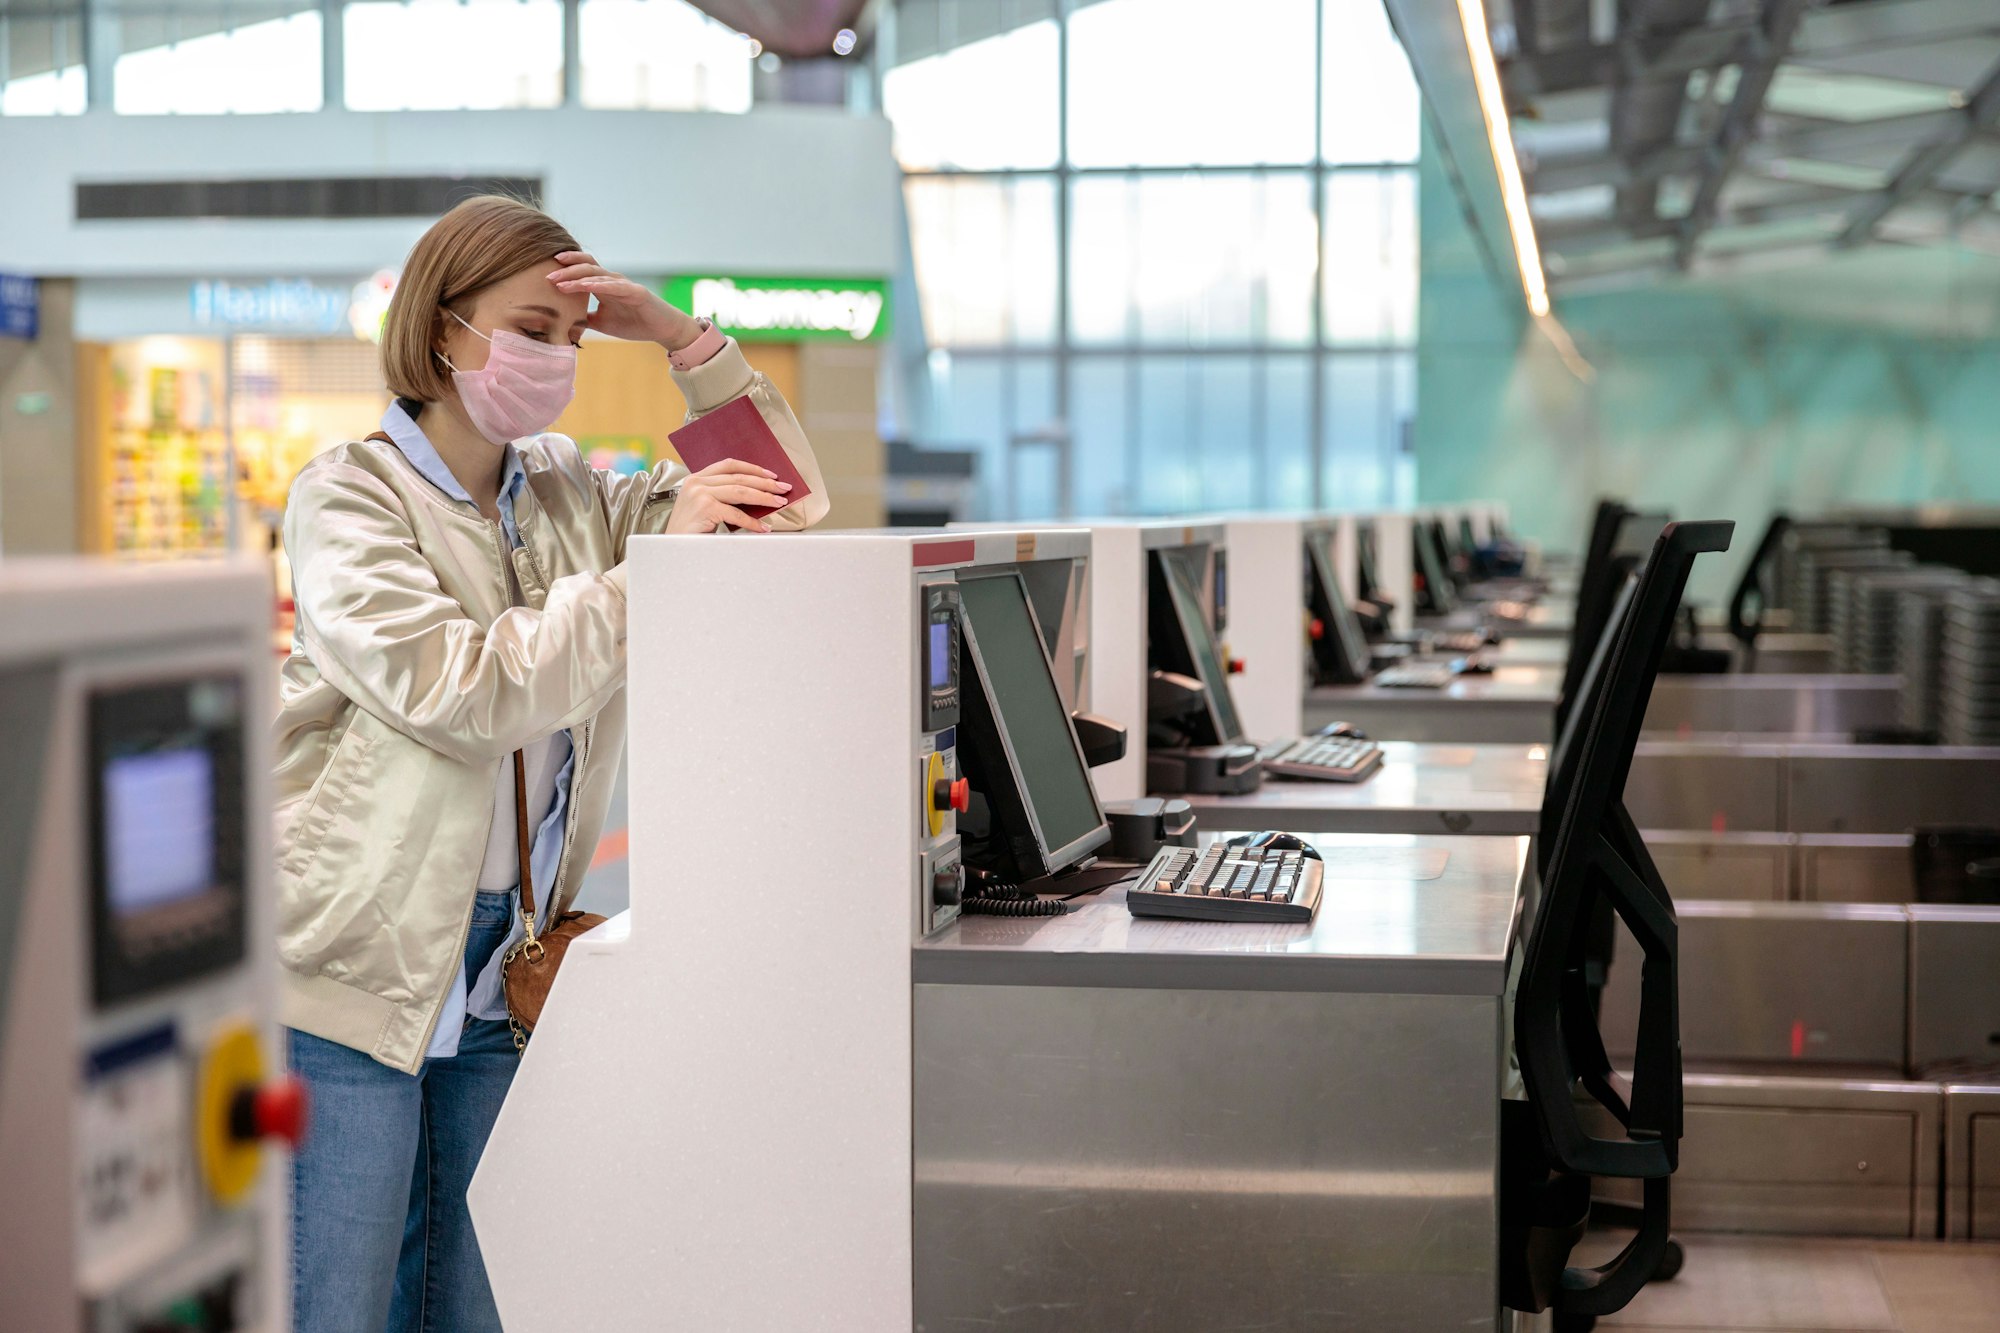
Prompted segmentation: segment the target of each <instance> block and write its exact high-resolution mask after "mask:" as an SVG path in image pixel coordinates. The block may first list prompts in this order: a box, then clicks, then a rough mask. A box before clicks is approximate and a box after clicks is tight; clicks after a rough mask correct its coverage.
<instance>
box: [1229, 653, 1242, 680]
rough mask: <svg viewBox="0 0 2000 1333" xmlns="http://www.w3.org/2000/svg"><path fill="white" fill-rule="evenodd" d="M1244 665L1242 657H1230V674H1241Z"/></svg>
mask: <svg viewBox="0 0 2000 1333" xmlns="http://www.w3.org/2000/svg"><path fill="white" fill-rule="evenodd" d="M1244 665H1245V663H1244V661H1243V659H1242V658H1240V657H1232V658H1230V659H1229V674H1230V675H1232V676H1240V675H1242V674H1243V668H1244Z"/></svg>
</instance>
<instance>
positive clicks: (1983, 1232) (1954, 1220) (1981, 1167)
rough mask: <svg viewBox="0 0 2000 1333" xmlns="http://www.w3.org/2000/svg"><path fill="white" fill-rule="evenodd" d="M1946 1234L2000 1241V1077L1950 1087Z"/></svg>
mask: <svg viewBox="0 0 2000 1333" xmlns="http://www.w3.org/2000/svg"><path fill="white" fill-rule="evenodd" d="M1944 1125H1945V1129H1944V1133H1945V1138H1944V1172H1945V1209H1944V1216H1945V1233H1944V1234H1945V1235H1946V1236H1947V1237H1948V1238H1950V1239H1952V1240H2000V1082H1996V1083H1983V1084H1982V1083H1951V1084H1947V1085H1946V1086H1945V1090H1944Z"/></svg>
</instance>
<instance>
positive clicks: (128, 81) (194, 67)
mask: <svg viewBox="0 0 2000 1333" xmlns="http://www.w3.org/2000/svg"><path fill="white" fill-rule="evenodd" d="M94 3H95V4H96V6H97V8H98V9H99V11H100V12H103V13H105V14H106V15H107V16H109V15H111V14H115V15H116V19H117V40H118V59H117V62H116V64H115V66H114V67H113V69H112V76H111V87H112V107H113V109H114V110H116V111H117V112H118V113H119V114H121V115H137V116H163V115H209V116H212V115H223V114H228V113H241V114H259V113H267V112H278V111H317V110H319V109H320V107H321V106H323V105H324V104H325V100H326V99H325V96H324V89H323V87H322V84H323V82H324V80H323V73H322V71H323V68H324V63H323V60H322V55H321V44H320V43H321V34H320V10H319V5H318V3H317V0H202V2H201V3H192V4H190V3H177V2H176V0H94Z"/></svg>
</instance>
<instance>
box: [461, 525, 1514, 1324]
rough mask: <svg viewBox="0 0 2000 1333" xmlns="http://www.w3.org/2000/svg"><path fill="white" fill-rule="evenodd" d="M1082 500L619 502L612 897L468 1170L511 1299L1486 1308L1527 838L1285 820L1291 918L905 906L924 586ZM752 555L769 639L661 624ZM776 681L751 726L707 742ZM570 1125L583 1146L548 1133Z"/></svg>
mask: <svg viewBox="0 0 2000 1333" xmlns="http://www.w3.org/2000/svg"><path fill="white" fill-rule="evenodd" d="M1078 537H1080V534H1043V535H1042V536H1041V538H1040V539H1039V540H1040V549H1039V550H1038V548H1037V545H1036V543H1035V542H1034V541H1030V540H1028V539H1027V537H1026V536H1025V535H1024V536H1023V538H1022V539H1021V540H1020V541H1019V542H1018V543H1017V541H1016V539H1015V537H1014V536H1013V535H1011V534H993V535H978V536H974V535H961V534H950V535H949V537H947V538H943V539H940V538H923V537H911V536H908V535H897V534H893V533H866V534H823V535H812V536H801V537H791V538H784V539H772V540H769V541H760V542H744V543H734V542H722V543H718V542H710V541H705V540H700V539H697V538H693V537H646V538H639V539H635V541H634V542H633V550H632V554H631V570H632V579H631V602H632V607H631V618H632V643H631V653H632V673H633V678H634V680H635V682H642V681H645V680H655V681H658V680H672V681H673V682H674V683H675V686H676V691H675V693H674V695H673V696H672V697H670V696H669V695H668V694H667V693H666V692H664V691H659V690H644V689H638V688H635V689H634V691H633V705H632V706H633V724H632V748H631V784H632V810H633V828H632V845H633V859H632V908H631V910H630V911H629V912H628V913H626V914H624V915H622V916H620V917H618V918H615V919H614V920H612V921H611V922H609V923H607V924H606V925H605V926H603V927H600V928H599V929H598V930H597V931H594V932H592V933H591V934H590V935H588V936H586V937H584V938H583V939H581V940H579V941H578V942H577V943H576V945H575V947H574V948H572V949H571V951H570V953H569V954H568V956H567V959H566V962H565V965H564V967H563V970H562V973H561V975H560V976H559V978H558V980H557V983H556V986H555V989H554V991H553V992H552V994H551V996H550V1000H549V1005H548V1009H547V1010H546V1012H545V1013H544V1015H543V1017H542V1021H541V1023H540V1025H538V1027H537V1029H536V1032H535V1035H534V1038H533V1040H532V1041H531V1042H530V1043H529V1046H528V1049H527V1051H526V1054H525V1056H524V1058H523V1061H522V1064H521V1069H520V1072H519V1074H518V1076H517V1077H516V1079H515V1082H514V1085H513V1088H512V1091H511V1092H510V1093H509V1096H508V1100H507V1104H506V1106H505V1108H504V1109H503V1111H502V1113H501V1115H500V1118H499V1121H498V1123H497V1124H496V1126H495V1128H494V1132H493V1136H492V1139H491V1141H490V1142H489V1144H488V1149H487V1152H486V1153H485V1155H484V1157H483V1158H482V1161H481V1165H480V1169H479V1172H478V1174H477V1175H476V1177H475V1179H474V1181H473V1183H472V1188H471V1190H470V1192H469V1195H468V1201H469V1205H470V1208H471V1211H472V1214H473V1217H474V1220H475V1223H476V1225H477V1228H478V1231H479V1239H480V1245H481V1249H482V1252H483V1253H484V1254H485V1255H486V1257H487V1264H488V1270H489V1272H490V1274H491V1275H492V1279H493V1287H494V1293H495V1297H496V1300H497V1302H498V1306H499V1310H500V1314H501V1317H502V1319H503V1320H504V1322H505V1323H506V1326H507V1327H508V1329H509V1330H510V1333H558V1331H561V1333H567V1330H571V1329H577V1328H590V1329H621V1330H622V1329H641V1328H699V1329H721V1328H755V1329H794V1328H808V1327H810V1328H815V1329H821V1330H852V1331H853V1333H882V1331H883V1330H887V1329H908V1328H925V1329H947V1328H958V1327H966V1328H970V1327H976V1326H981V1325H990V1324H991V1323H992V1321H993V1319H994V1317H995V1311H1002V1312H1006V1315H1005V1321H1004V1322H1005V1324H1006V1326H1007V1327H1008V1328H1011V1329H1016V1330H1024V1331H1026V1333H1042V1331H1044V1330H1046V1331H1047V1333H1068V1331H1069V1330H1074V1329H1092V1330H1107V1331H1108V1330H1135V1331H1136V1330H1141V1329H1154V1328H1167V1327H1173V1328H1180V1327H1186V1328H1219V1327H1224V1326H1227V1325H1228V1324H1231V1323H1235V1324H1238V1325H1248V1326H1254V1327H1257V1328H1263V1329H1277V1330H1299V1333H1306V1330H1312V1329H1319V1328H1324V1327H1325V1326H1326V1320H1327V1318H1328V1312H1329V1311H1345V1312H1351V1313H1352V1317H1353V1319H1354V1320H1355V1321H1356V1323H1357V1326H1362V1327H1366V1328H1368V1329H1370V1330H1376V1331H1378V1333H1435V1330H1437V1329H1441V1328H1464V1329H1475V1328H1483V1329H1488V1330H1494V1331H1495V1333H1498V1330H1500V1329H1502V1328H1504V1327H1508V1326H1509V1321H1508V1317H1507V1316H1504V1315H1503V1314H1502V1313H1501V1312H1500V1311H1499V1309H1498V1308H1497V1306H1498V1301H1497V1293H1498V1273H1497V1263H1498V1256H1499V1253H1500V1235H1499V1210H1498V1200H1497V1196H1496V1191H1497V1181H1498V1176H1499V1150H1500V1143H1499V1112H1500V1098H1501V1095H1502V1082H1503V1079H1504V1078H1505V1077H1506V1070H1507V1061H1506V1058H1505V1048H1504V1041H1505V1032H1506V1023H1505V1021H1504V1019H1505V1007H1506V1003H1507V1000H1506V995H1507V987H1508V980H1509V976H1510V973H1511V971H1512V969H1513V967H1514V964H1515V961H1516V953H1517V950H1518V948H1519V947H1520V946H1521V943H1522V939H1523V930H1524V918H1525V913H1526V904H1527V901H1528V894H1529V889H1530V887H1531V882H1532V857H1531V855H1530V840H1529V839H1528V838H1526V837H1413V836H1399V837H1379V836H1377V837H1369V836H1312V837H1311V838H1310V841H1311V842H1312V844H1313V845H1315V846H1316V847H1317V849H1318V850H1319V852H1320V854H1321V855H1322V857H1323V858H1324V863H1325V867H1326V872H1327V873H1326V881H1325V887H1324V889H1323V892H1322V898H1321V902H1320V906H1319V909H1318V914H1317V916H1316V917H1315V919H1314V920H1312V921H1311V922H1310V923H1304V924H1297V925H1291V924H1283V925H1280V924H1246V923H1227V924H1222V923H1215V924H1211V923H1204V922H1197V921H1164V920H1158V919H1151V918H1138V917H1134V916H1133V915H1132V914H1131V912H1130V911H1129V909H1128V908H1127V906H1126V904H1125V902H1124V901H1123V893H1124V890H1123V889H1122V888H1118V887H1115V886H1114V887H1111V888H1106V889H1104V890H1102V892H1100V893H1098V894H1096V895H1094V896H1087V897H1081V898H1078V899H1076V901H1075V908H1076V910H1074V911H1072V912H1069V913H1067V914H1064V915H1058V916H1048V917H1011V916H997V915H952V914H949V913H946V912H944V911H941V910H939V905H940V903H942V902H944V901H945V899H944V898H942V897H941V896H940V893H939V890H940V888H941V887H946V888H948V887H951V886H950V885H949V884H948V883H946V884H942V885H941V883H940V881H939V879H938V877H937V875H936V873H935V872H936V870H937V868H938V867H939V865H940V864H942V859H943V858H944V857H945V856H946V855H947V854H950V853H951V852H952V851H953V847H954V846H956V845H958V844H959V843H960V837H959V833H958V830H957V829H956V828H955V827H954V825H953V824H952V819H953V816H952V815H951V814H950V813H949V812H948V809H947V807H946V806H944V805H942V804H940V803H939V802H938V800H937V798H936V797H935V796H933V795H932V793H933V791H934V789H935V787H936V785H937V784H936V783H935V782H934V781H933V778H934V777H935V776H936V775H937V774H938V772H939V771H940V769H941V768H943V769H944V771H945V772H946V773H947V774H949V773H950V772H952V771H955V770H954V769H953V768H952V767H951V765H953V764H955V762H956V761H955V760H951V761H947V760H945V758H944V756H943V755H942V753H941V748H942V747H944V746H945V745H946V744H947V742H946V741H945V740H943V739H940V737H942V736H945V735H946V734H947V733H946V732H944V731H934V730H932V729H929V728H928V719H929V718H930V717H931V716H932V709H933V708H934V706H936V705H935V702H934V701H935V700H936V698H937V697H938V696H937V694H936V693H935V691H936V690H937V689H938V688H939V685H938V682H939V680H940V679H941V677H940V675H939V674H938V672H937V669H936V663H935V661H933V660H932V658H931V657H930V653H931V652H932V648H931V645H933V644H934V643H935V642H937V631H935V630H934V629H932V626H934V625H937V624H945V625H946V632H945V633H944V634H943V636H942V637H943V639H944V640H945V641H946V642H947V643H949V641H950V640H951V637H952V635H951V633H950V630H949V622H948V621H943V622H941V621H938V620H935V619H932V618H931V617H932V615H933V614H934V612H935V610H936V607H937V606H938V603H937V602H936V600H935V594H936V593H937V590H938V589H939V588H940V587H943V586H947V583H948V584H949V586H951V587H956V588H959V589H960V591H961V592H963V591H964V590H965V588H966V587H967V586H969V585H968V584H967V583H966V582H965V579H966V578H967V577H968V571H970V570H971V569H972V568H973V566H974V565H1000V566H1006V565H1008V564H1009V563H1010V562H1015V561H1028V560H1046V559H1052V558H1056V557H1058V556H1061V557H1063V558H1067V554H1068V550H1067V547H1066V546H1064V545H1063V543H1067V542H1069V541H1071V540H1073V539H1077V538H1078ZM1051 548H1054V549H1051ZM1009 577H1011V575H1009ZM746 579H754V580H756V581H757V582H758V584H759V585H760V586H762V587H764V588H767V589H769V596H770V598H771V600H772V606H771V614H772V616H773V617H775V618H776V619H778V620H780V621H781V622H782V623H784V624H785V625H786V626H787V627H788V631H789V633H788V635H787V639H786V641H787V642H789V643H790V644H792V645H793V651H790V652H776V651H772V649H771V648H770V645H769V644H767V643H759V642H757V641H754V640H751V639H747V638H745V637H744V636H742V635H741V634H739V633H737V632H736V631H735V630H733V629H730V630H727V632H724V629H717V630H716V631H715V632H714V633H711V634H694V633H690V632H689V629H688V626H690V625H710V626H720V627H725V628H726V627H728V626H731V625H733V624H734V621H733V620H732V619H731V617H730V616H729V614H728V611H727V608H728V606H729V605H732V604H734V602H736V601H737V600H740V593H739V592H738V590H739V589H740V587H741V586H742V584H743V582H744V581H745V580H746ZM952 580H956V582H951V581H952ZM1095 587H1096V588H1097V589H1100V590H1101V587H1102V584H1101V583H1100V584H1096V585H1095ZM969 600H970V599H969V598H968V599H967V601H968V602H969ZM989 627H990V622H989ZM965 628H966V630H969V629H970V628H971V622H970V621H969V620H968V621H967V622H966V625H965ZM986 642H987V647H989V648H990V647H991V646H992V642H993V641H992V640H990V639H988V640H987V641H986ZM959 647H960V649H961V650H962V651H963V653H964V654H966V655H967V656H965V657H962V658H961V659H960V660H962V661H964V660H972V661H983V660H985V659H983V658H980V657H979V656H978V654H979V652H980V651H983V650H981V649H979V647H978V643H977V642H976V640H975V636H973V635H971V634H970V633H967V634H966V635H965V637H964V638H963V639H962V641H961V642H960V644H959ZM973 687H974V686H973V683H972V676H971V675H970V674H968V675H966V676H965V677H964V688H965V689H968V690H969V689H971V688H973ZM955 688H956V687H954V689H955ZM686 697H693V698H699V699H702V700H703V701H704V704H705V706H704V707H703V708H701V709H696V710H688V709H686V708H685V707H682V706H679V704H678V703H677V700H678V699H682V698H686ZM982 697H983V696H982ZM774 699H783V700H785V701H786V702H787V705H788V706H789V707H790V708H792V710H793V711H794V713H795V714H796V716H797V717H798V718H800V719H802V720H803V721H802V724H801V725H800V726H798V727H796V728H795V729H794V733H793V734H792V735H791V736H790V738H789V739H788V740H787V743H786V745H785V746H784V748H783V754H782V756H781V757H780V758H779V759H778V760H777V761H776V762H777V764H778V765H779V766H778V767H777V768H773V769H771V770H770V771H768V772H763V771H756V770H754V768H745V767H744V766H743V765H740V764H731V763H727V762H720V761H719V760H718V756H723V755H727V754H730V753H732V752H733V751H732V747H733V746H736V745H737V744H738V742H739V741H740V732H741V718H743V717H745V716H753V715H758V713H759V710H760V709H762V710H768V709H769V707H770V706H771V701H772V700H774ZM1064 702H1067V701H1064ZM982 706H984V705H982ZM976 716H977V714H976V713H975V710H974V709H973V708H972V706H971V705H970V704H969V703H968V705H967V707H966V711H965V714H964V717H963V719H961V721H960V723H958V724H955V725H953V726H951V727H950V729H949V732H950V735H951V736H953V737H955V738H957V744H958V745H960V746H964V745H968V744H971V743H972V742H971V739H970V733H971V731H972V729H973V727H974V726H975V721H974V719H975V718H976ZM806 723H809V725H807V724H806ZM960 732H965V733H967V735H965V736H959V733H960ZM732 738H733V739H732ZM947 785H949V784H947ZM953 808H956V807H953ZM927 810H928V815H927ZM940 830H942V831H940ZM1210 836H1216V835H1214V834H1211V835H1210ZM941 839H942V840H943V841H941ZM947 844H950V845H947ZM745 848H753V849H758V850H759V852H760V855H753V856H750V857H748V858H747V859H746V856H745V851H744V849H745ZM959 887H961V888H962V887H963V883H962V881H961V882H960V884H959ZM950 901H951V902H952V903H953V904H955V905H961V906H962V905H963V904H962V900H960V899H958V898H956V897H953V898H952V899H951V900H950ZM578 1125H588V1126H589V1127H590V1140H591V1143H592V1144H593V1145H594V1146H595V1148H596V1150H597V1152H598V1157H597V1158H596V1159H595V1160H593V1161H591V1162H589V1163H586V1164H584V1165H583V1166H581V1167H579V1168H578V1169H575V1170H566V1171H551V1170H549V1168H548V1163H549V1160H550V1157H549V1154H550V1152H551V1150H552V1145H561V1144H564V1143H567V1142H571V1141H573V1140H574V1133H575V1127H576V1126H578ZM551 1235H560V1236H565V1237H569V1238H572V1239H573V1240H575V1241H576V1242H577V1243H579V1244H582V1245H584V1246H586V1247H587V1248H588V1249H589V1251H590V1253H591V1255H592V1259H593V1264H592V1271H591V1274H590V1278H589V1280H588V1281H585V1282H558V1283H552V1282H550V1281H548V1279H547V1274H546V1268H547V1265H546V1264H545V1263H544V1262H542V1259H543V1258H544V1257H545V1256H546V1253H547V1248H548V1239H549V1237H550V1236H551ZM1219 1236H1220V1237H1226V1238H1227V1239H1226V1243H1218V1239H1217V1238H1218V1237H1219ZM1246 1254H1254V1256H1255V1262H1256V1265H1257V1267H1256V1270H1255V1273H1256V1280H1254V1281H1250V1282H1246V1281H1245V1280H1244V1273H1245V1268H1244V1261H1245V1256H1246ZM773 1273H781V1274H782V1275H783V1280H782V1281H772V1280H771V1275H772V1274H773Z"/></svg>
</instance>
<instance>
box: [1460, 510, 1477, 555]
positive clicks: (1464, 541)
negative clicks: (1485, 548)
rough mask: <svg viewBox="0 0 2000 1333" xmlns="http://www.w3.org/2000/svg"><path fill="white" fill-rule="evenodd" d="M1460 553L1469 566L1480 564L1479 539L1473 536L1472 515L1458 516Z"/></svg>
mask: <svg viewBox="0 0 2000 1333" xmlns="http://www.w3.org/2000/svg"><path fill="white" fill-rule="evenodd" d="M1458 553H1459V554H1460V555H1462V556H1464V557H1465V559H1466V561H1467V562H1468V564H1477V563H1478V558H1479V539H1478V538H1477V537H1475V536H1473V535H1472V515H1470V514H1460V515H1459V516H1458Z"/></svg>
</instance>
